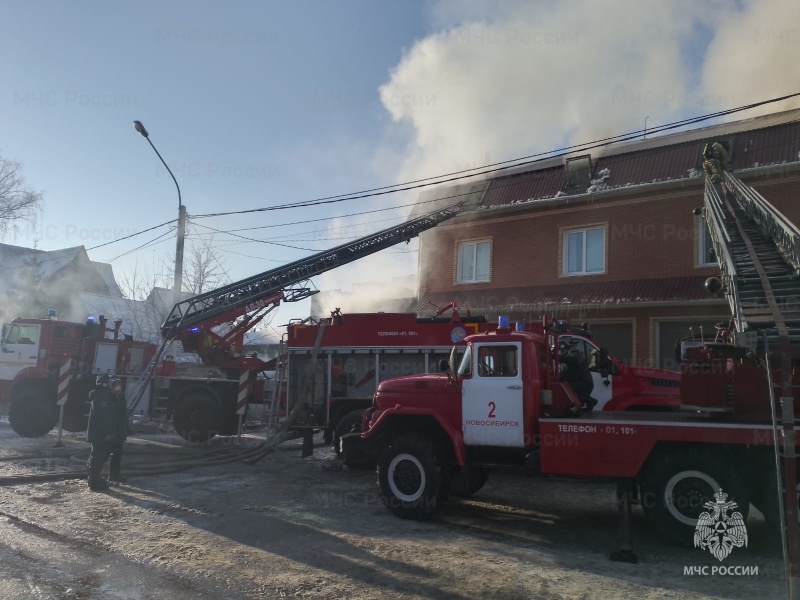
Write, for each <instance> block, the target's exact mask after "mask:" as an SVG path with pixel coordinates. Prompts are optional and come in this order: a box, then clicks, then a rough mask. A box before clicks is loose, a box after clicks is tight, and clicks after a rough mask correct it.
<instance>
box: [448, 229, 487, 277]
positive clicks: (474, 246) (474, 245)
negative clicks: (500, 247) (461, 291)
mask: <svg viewBox="0 0 800 600" xmlns="http://www.w3.org/2000/svg"><path fill="white" fill-rule="evenodd" d="M480 244H486V245H487V246H488V247H489V258H488V260H489V264H488V265H486V267H487V268H486V277H485V278H481V279H478V278H477V271H478V246H479V245H480ZM469 247H471V248H472V265H473V268H472V273H471V277H466V278H462V276H461V275H462V273H461V272H462V269H461V259H462V256H463V252H464V250H465V249H466V248H469ZM456 252H457V255H456V283H458V284H461V283H464V284H470V283H488V282H490V281H491V280H492V240H490V239H484V240H470V241H468V242H459V243H458V245H457V246H456Z"/></svg>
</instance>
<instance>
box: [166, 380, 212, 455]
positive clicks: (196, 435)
mask: <svg viewBox="0 0 800 600" xmlns="http://www.w3.org/2000/svg"><path fill="white" fill-rule="evenodd" d="M172 423H173V425H174V426H175V431H177V432H178V435H180V436H181V437H182V438H183V439H185V440H186V441H187V442H189V443H190V444H202V443H203V442H206V441H208V440H210V439H211V438H213V437H214V436H215V435H217V433H218V432H219V430H220V428H221V427H220V426H221V425H222V424H221V423H220V411H219V407H218V406H217V403H216V401H215V400H214V399H213V398H212V397H211V396H209V395H208V394H205V393H203V392H193V393H191V394H187V395H186V396H185V397H184V398H183V399H181V400H180V401H179V402H178V405H177V406H176V407H175V411H174V413H173V415H172Z"/></svg>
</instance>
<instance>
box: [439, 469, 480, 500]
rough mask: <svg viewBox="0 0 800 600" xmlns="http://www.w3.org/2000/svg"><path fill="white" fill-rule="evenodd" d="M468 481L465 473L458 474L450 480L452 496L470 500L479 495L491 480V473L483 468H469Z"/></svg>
mask: <svg viewBox="0 0 800 600" xmlns="http://www.w3.org/2000/svg"><path fill="white" fill-rule="evenodd" d="M466 475H467V476H466V479H465V478H464V473H463V472H459V473H456V475H454V476H453V477H452V478H451V479H450V488H449V491H450V495H451V496H457V497H458V498H469V497H471V496H474V495H475V494H477V493H478V492H479V491H480V490H481V488H482V487H483V486H484V485H485V484H486V481H487V480H488V479H489V471H487V470H486V469H484V468H483V467H467V474H466Z"/></svg>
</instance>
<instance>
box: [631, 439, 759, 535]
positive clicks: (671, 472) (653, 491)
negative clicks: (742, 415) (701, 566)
mask: <svg viewBox="0 0 800 600" xmlns="http://www.w3.org/2000/svg"><path fill="white" fill-rule="evenodd" d="M720 489H721V490H722V492H723V493H724V494H727V501H728V502H735V503H736V506H735V507H732V508H731V510H730V511H729V512H728V515H727V516H728V517H730V515H731V514H733V513H734V512H739V513H741V515H742V518H743V519H747V514H748V512H749V510H750V497H749V495H748V493H747V488H746V486H745V485H744V483H743V481H742V478H741V477H740V476H739V475H738V474H737V473H736V471H734V470H733V469H732V468H730V467H729V466H728V465H727V464H725V462H723V461H722V460H721V459H720V458H718V457H716V456H714V455H712V454H708V453H703V452H695V451H678V452H677V453H676V454H672V455H664V456H662V457H660V458H659V459H657V460H656V461H654V462H653V463H652V464H651V465H650V466H649V467H648V468H647V470H646V472H645V473H644V476H643V479H642V498H641V501H642V507H643V508H644V511H645V513H646V514H647V516H648V517H649V518H650V520H651V521H652V522H653V524H654V525H655V527H656V529H658V530H659V531H660V532H661V533H662V534H663V535H664V536H666V537H667V538H669V539H671V540H673V541H674V542H677V543H680V544H683V545H687V546H691V545H693V543H694V533H695V528H696V527H697V524H698V519H699V518H700V515H701V514H702V513H704V512H711V513H713V512H714V511H713V510H710V509H709V508H707V507H706V506H705V503H706V502H711V503H714V502H715V498H714V494H716V493H718V492H719V491H720Z"/></svg>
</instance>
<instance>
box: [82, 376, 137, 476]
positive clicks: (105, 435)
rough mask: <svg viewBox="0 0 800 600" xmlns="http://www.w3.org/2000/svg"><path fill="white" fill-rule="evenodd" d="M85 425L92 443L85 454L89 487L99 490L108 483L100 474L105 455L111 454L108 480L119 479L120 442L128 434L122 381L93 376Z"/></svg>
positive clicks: (105, 458)
mask: <svg viewBox="0 0 800 600" xmlns="http://www.w3.org/2000/svg"><path fill="white" fill-rule="evenodd" d="M89 401H90V402H91V404H92V406H91V409H90V411H89V428H88V429H87V431H86V437H87V439H88V440H89V442H90V443H91V444H92V452H91V454H90V455H89V463H88V468H89V489H91V490H103V489H107V488H108V483H107V482H106V480H105V479H104V478H103V477H101V475H100V472H101V471H102V470H103V465H104V464H105V462H106V460H107V459H108V457H109V456H110V457H111V464H110V471H111V473H110V475H109V479H110V480H111V481H122V479H123V478H122V473H121V472H120V467H121V463H122V443H123V442H124V441H125V438H126V437H127V436H128V407H127V406H126V403H125V398H124V397H123V395H122V382H121V381H120V380H119V379H117V378H116V377H114V378H111V379H109V377H108V376H107V375H101V376H99V377H98V378H97V387H96V388H95V389H94V390H93V391H92V393H91V394H89Z"/></svg>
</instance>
